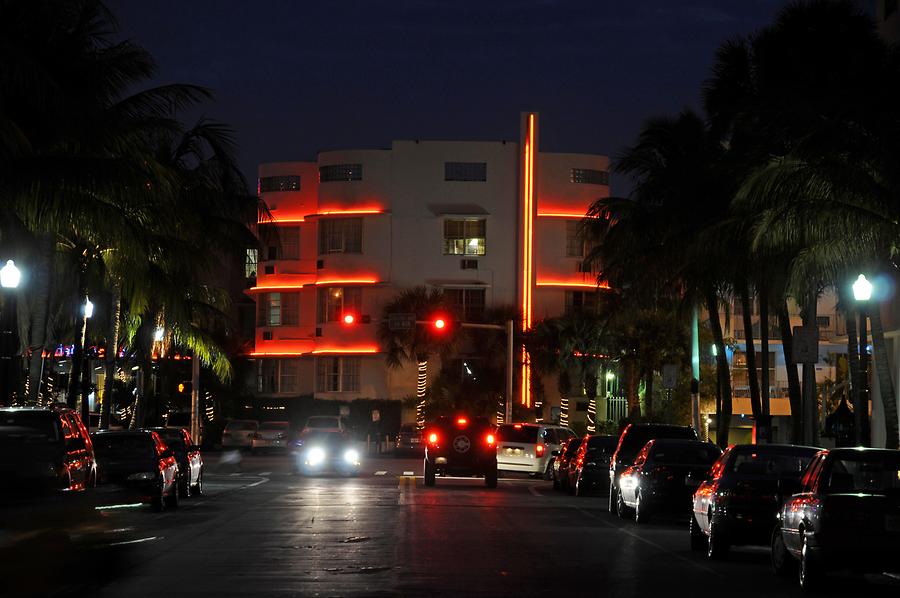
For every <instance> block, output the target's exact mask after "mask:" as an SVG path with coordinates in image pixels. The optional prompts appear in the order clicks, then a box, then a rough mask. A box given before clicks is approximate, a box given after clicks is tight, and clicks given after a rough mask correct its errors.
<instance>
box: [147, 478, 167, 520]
mask: <svg viewBox="0 0 900 598" xmlns="http://www.w3.org/2000/svg"><path fill="white" fill-rule="evenodd" d="M164 488H165V485H164V484H162V483H160V485H159V490H158V491H157V493H156V496H154V497H153V499H152V500H151V501H150V507H151V508H152V509H153V510H154V511H156V512H157V513H160V512H162V510H163V509H165V508H166V501H165V496H164V490H163V489H164Z"/></svg>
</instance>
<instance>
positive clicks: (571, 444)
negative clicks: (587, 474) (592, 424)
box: [551, 436, 584, 490]
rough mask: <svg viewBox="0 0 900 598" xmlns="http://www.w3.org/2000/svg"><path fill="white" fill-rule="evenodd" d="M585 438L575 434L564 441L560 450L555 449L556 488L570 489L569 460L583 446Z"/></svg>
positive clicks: (553, 473)
mask: <svg viewBox="0 0 900 598" xmlns="http://www.w3.org/2000/svg"><path fill="white" fill-rule="evenodd" d="M582 441H584V438H583V437H581V436H573V437H571V438H568V439H566V440H564V441H563V443H562V446H560V447H559V449H558V450H555V451H553V452H554V453H555V454H554V455H553V467H552V473H551V476H552V478H553V489H554V490H569V462H570V461H571V460H572V459H573V458H574V457H575V453H577V452H578V449H579V448H580V447H581V443H582Z"/></svg>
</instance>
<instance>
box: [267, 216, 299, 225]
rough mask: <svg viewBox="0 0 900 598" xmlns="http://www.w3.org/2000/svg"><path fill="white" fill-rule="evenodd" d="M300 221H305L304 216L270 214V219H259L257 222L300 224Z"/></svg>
mask: <svg viewBox="0 0 900 598" xmlns="http://www.w3.org/2000/svg"><path fill="white" fill-rule="evenodd" d="M301 222H306V218H304V217H303V216H297V217H294V216H291V217H290V218H279V217H277V216H272V219H271V220H260V221H258V222H257V224H300V223H301Z"/></svg>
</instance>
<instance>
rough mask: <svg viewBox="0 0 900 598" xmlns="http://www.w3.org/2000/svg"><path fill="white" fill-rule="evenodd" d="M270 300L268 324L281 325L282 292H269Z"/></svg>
mask: <svg viewBox="0 0 900 598" xmlns="http://www.w3.org/2000/svg"><path fill="white" fill-rule="evenodd" d="M268 300H269V302H268V309H269V313H268V318H266V319H267V325H269V326H281V293H269V294H268Z"/></svg>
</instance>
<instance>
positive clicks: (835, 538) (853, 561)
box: [772, 448, 900, 588]
mask: <svg viewBox="0 0 900 598" xmlns="http://www.w3.org/2000/svg"><path fill="white" fill-rule="evenodd" d="M898 546H900V451H896V450H885V449H862V448H838V449H831V450H827V451H822V452H820V453H819V454H818V455H816V457H815V458H814V459H813V460H812V461H811V462H810V464H809V466H808V467H807V468H806V471H805V472H804V474H803V478H802V479H801V488H800V492H799V493H798V494H794V495H793V496H791V497H790V498H789V499H788V500H787V501H785V503H784V506H783V507H782V508H781V513H780V516H779V524H778V525H777V527H776V528H775V531H774V532H773V533H772V565H773V567H774V569H775V571H776V573H779V574H781V573H785V572H787V570H788V569H789V567H788V565H789V564H791V563H792V562H793V559H797V560H798V561H799V567H798V570H799V581H800V585H801V586H802V587H804V588H807V587H811V586H814V585H816V584H818V583H819V582H821V581H822V578H823V577H824V576H825V575H826V574H827V573H828V572H829V571H834V570H837V569H849V570H850V571H853V572H857V573H881V572H884V571H892V572H897V571H898V564H897V547H898Z"/></svg>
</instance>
